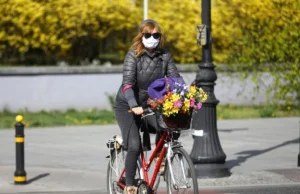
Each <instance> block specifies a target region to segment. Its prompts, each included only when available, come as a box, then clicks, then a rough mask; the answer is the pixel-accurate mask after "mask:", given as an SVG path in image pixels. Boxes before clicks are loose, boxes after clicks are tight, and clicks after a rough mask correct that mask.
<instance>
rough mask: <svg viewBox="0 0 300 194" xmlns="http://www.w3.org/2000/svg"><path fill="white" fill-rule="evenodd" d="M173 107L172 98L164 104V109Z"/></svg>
mask: <svg viewBox="0 0 300 194" xmlns="http://www.w3.org/2000/svg"><path fill="white" fill-rule="evenodd" d="M172 107H173V102H171V101H170V100H166V101H165V103H164V105H163V109H164V110H165V111H166V110H171V109H172Z"/></svg>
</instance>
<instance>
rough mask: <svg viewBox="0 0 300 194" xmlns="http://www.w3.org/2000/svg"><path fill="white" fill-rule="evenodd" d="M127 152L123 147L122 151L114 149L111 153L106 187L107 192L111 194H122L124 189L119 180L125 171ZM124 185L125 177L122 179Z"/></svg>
mask: <svg viewBox="0 0 300 194" xmlns="http://www.w3.org/2000/svg"><path fill="white" fill-rule="evenodd" d="M125 153H126V152H125V151H124V150H123V148H122V147H121V148H120V149H114V150H112V153H111V158H110V160H109V162H108V167H107V175H106V185H107V192H108V193H109V194H122V193H123V189H122V188H121V187H119V186H118V184H117V183H118V179H119V177H120V175H121V173H122V171H123V169H124V164H125V158H126V154H125ZM122 182H123V184H125V177H123V178H122Z"/></svg>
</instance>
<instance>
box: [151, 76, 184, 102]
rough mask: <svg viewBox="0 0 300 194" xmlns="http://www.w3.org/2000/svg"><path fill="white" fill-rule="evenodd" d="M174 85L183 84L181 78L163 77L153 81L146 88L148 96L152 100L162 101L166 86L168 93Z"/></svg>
mask: <svg viewBox="0 0 300 194" xmlns="http://www.w3.org/2000/svg"><path fill="white" fill-rule="evenodd" d="M175 83H179V84H185V82H184V80H183V78H182V77H164V78H159V79H157V80H155V81H153V82H152V83H151V84H150V86H149V87H148V95H149V97H150V98H152V99H155V98H156V99H162V98H163V96H164V95H165V94H166V93H167V86H168V84H170V91H172V90H173V89H174V86H175Z"/></svg>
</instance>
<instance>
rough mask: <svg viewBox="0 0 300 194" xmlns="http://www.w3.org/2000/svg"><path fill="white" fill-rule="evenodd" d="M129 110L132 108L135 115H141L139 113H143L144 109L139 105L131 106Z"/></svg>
mask: <svg viewBox="0 0 300 194" xmlns="http://www.w3.org/2000/svg"><path fill="white" fill-rule="evenodd" d="M131 110H132V112H133V113H134V114H136V115H141V114H143V113H144V109H143V107H141V106H138V107H134V108H132V109H131Z"/></svg>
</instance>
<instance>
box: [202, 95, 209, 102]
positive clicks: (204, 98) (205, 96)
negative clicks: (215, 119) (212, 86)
mask: <svg viewBox="0 0 300 194" xmlns="http://www.w3.org/2000/svg"><path fill="white" fill-rule="evenodd" d="M207 97H208V95H207V94H206V93H205V94H204V95H203V97H202V98H201V102H205V101H206V100H207Z"/></svg>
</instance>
